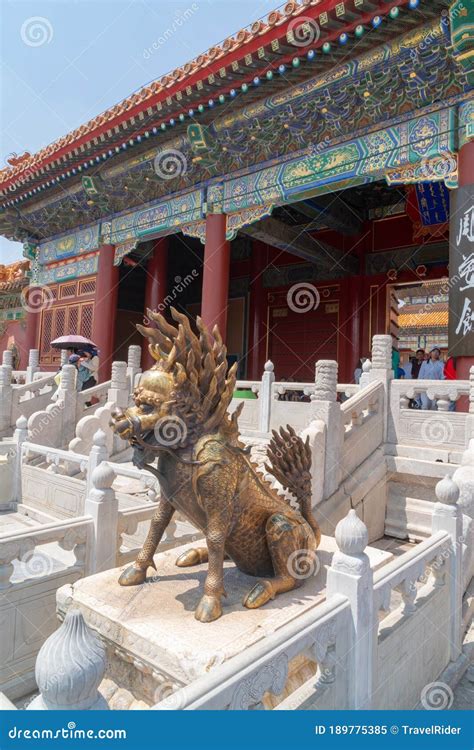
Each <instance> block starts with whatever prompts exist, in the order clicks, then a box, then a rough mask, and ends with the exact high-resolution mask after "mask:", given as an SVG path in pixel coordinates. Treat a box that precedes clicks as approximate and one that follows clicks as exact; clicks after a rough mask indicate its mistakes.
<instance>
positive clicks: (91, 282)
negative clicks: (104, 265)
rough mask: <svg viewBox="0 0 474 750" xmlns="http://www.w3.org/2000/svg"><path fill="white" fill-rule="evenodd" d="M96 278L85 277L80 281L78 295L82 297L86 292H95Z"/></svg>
mask: <svg viewBox="0 0 474 750" xmlns="http://www.w3.org/2000/svg"><path fill="white" fill-rule="evenodd" d="M95 290H96V280H95V279H84V280H83V281H80V282H79V290H78V296H80V297H82V296H83V295H85V294H95Z"/></svg>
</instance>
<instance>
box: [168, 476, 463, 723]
mask: <svg viewBox="0 0 474 750" xmlns="http://www.w3.org/2000/svg"><path fill="white" fill-rule="evenodd" d="M436 494H437V498H438V502H437V503H436V505H435V512H434V517H433V535H432V537H431V538H430V539H429V540H427V541H426V542H424V543H422V544H420V545H419V546H418V547H417V548H416V549H414V550H412V551H409V552H407V553H405V554H404V555H402V556H401V557H399V558H397V559H395V560H394V561H393V562H390V563H388V564H386V565H385V566H383V567H382V568H380V570H379V571H377V572H376V573H375V582H374V574H373V572H372V569H371V567H370V563H369V558H368V557H367V555H366V553H365V552H364V550H365V547H366V544H367V529H366V527H365V525H364V524H363V522H362V521H361V520H360V519H359V518H358V517H357V515H356V513H355V511H354V510H351V511H350V512H349V514H348V515H347V516H346V518H344V519H343V520H342V521H340V522H339V524H338V526H337V527H336V542H337V545H338V551H337V552H336V553H335V554H334V556H333V558H332V562H331V566H330V567H329V569H328V573H327V588H326V601H325V602H324V603H322V604H318V605H316V606H315V607H314V608H313V609H311V610H309V611H308V612H306V613H305V614H303V615H301V616H300V617H297V618H295V619H294V620H292V621H291V622H289V623H288V624H285V625H284V626H282V627H281V628H280V629H278V630H276V632H274V633H272V634H271V635H267V636H266V637H265V638H263V639H262V640H261V641H259V642H257V643H256V644H254V645H253V646H252V647H250V648H248V649H246V650H245V651H244V652H243V653H242V654H239V655H237V656H234V657H233V658H232V659H230V660H229V661H228V662H227V663H224V665H221V666H219V667H216V668H214V669H212V670H211V672H210V673H209V674H206V675H204V676H203V677H200V678H199V679H197V680H196V681H194V682H192V683H191V684H189V685H187V686H185V687H183V688H181V689H180V690H178V691H176V692H175V693H174V694H173V695H172V696H169V697H168V698H166V699H165V700H163V701H162V702H160V703H158V704H156V705H155V706H154V707H153V708H155V709H158V710H166V709H169V708H173V709H185V710H193V709H218V710H241V709H243V710H249V709H256V708H271V707H272V706H273V705H274V701H272V700H270V699H271V698H272V697H275V696H279V702H278V703H277V705H276V709H277V710H285V709H311V710H312V709H338V710H341V709H370V708H384V709H387V708H390V709H413V708H415V706H416V705H417V704H418V703H419V702H420V700H421V698H422V695H423V689H424V688H425V686H426V685H428V684H430V683H431V682H433V681H435V680H436V679H437V678H438V677H439V676H440V674H441V673H442V672H443V670H444V669H445V668H446V667H447V666H448V665H449V663H450V661H453V660H456V659H457V658H458V656H459V655H460V653H461V640H462V627H461V611H462V588H461V587H460V585H459V584H460V571H461V567H460V566H461V556H462V550H461V548H462V545H461V544H460V543H459V537H460V535H461V533H462V513H461V509H460V508H459V506H458V505H457V501H458V499H459V489H458V488H457V486H456V485H455V483H454V482H453V481H452V480H450V479H449V478H446V479H444V480H442V481H441V482H439V483H438V485H437V487H436ZM393 592H396V593H399V594H400V596H399V600H398V601H396V602H394V603H393V607H392V594H393ZM391 607H392V610H391V611H390V613H389V614H385V617H383V619H381V621H379V611H380V610H381V609H382V610H383V611H384V612H385V613H386V612H387V611H389V610H390V609H391ZM427 624H429V629H427ZM296 657H299V658H300V659H301V658H302V657H303V658H304V659H305V664H306V665H307V668H308V669H310V664H311V663H312V664H313V675H314V676H312V677H310V679H308V680H306V681H305V682H303V684H302V685H300V686H297V687H295V688H293V689H292V683H291V679H289V675H291V674H292V666H293V665H294V663H295V662H294V660H295V658H296Z"/></svg>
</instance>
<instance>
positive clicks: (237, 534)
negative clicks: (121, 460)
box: [113, 309, 321, 622]
mask: <svg viewBox="0 0 474 750" xmlns="http://www.w3.org/2000/svg"><path fill="white" fill-rule="evenodd" d="M171 312H172V316H173V320H174V321H175V322H176V323H177V326H176V327H175V326H173V325H170V324H169V323H168V322H167V321H166V320H165V318H164V317H163V316H162V315H160V314H159V313H153V312H151V311H148V316H149V318H150V319H152V320H153V321H154V322H155V323H156V328H145V327H143V326H140V325H139V326H138V329H139V331H140V332H141V333H142V334H143V335H144V336H146V337H148V339H149V341H150V346H149V349H150V352H151V354H152V355H153V357H154V359H155V360H156V364H155V365H154V366H153V367H152V369H151V370H148V371H147V372H145V373H144V374H143V375H142V376H141V379H140V381H139V384H138V387H137V388H136V390H135V393H134V401H135V406H133V407H131V408H129V409H127V410H126V411H125V412H124V413H119V414H116V415H115V416H114V423H113V427H114V430H115V431H116V432H117V434H118V435H120V436H121V437H122V438H124V439H128V440H129V441H130V442H131V444H132V445H134V447H135V451H134V463H135V464H136V465H137V466H140V467H141V468H145V469H147V470H148V471H151V472H152V473H153V474H154V475H155V476H156V477H157V478H158V480H159V483H160V489H161V498H160V501H159V503H158V506H157V510H156V512H155V515H154V517H153V519H152V521H151V525H150V529H149V532H148V535H147V538H146V540H145V543H144V545H143V548H142V550H141V551H140V553H139V554H138V557H137V559H136V560H135V562H134V563H133V564H132V565H131V566H129V567H128V568H126V569H125V570H124V571H123V573H122V575H121V576H120V579H119V583H120V584H121V585H122V586H134V585H136V584H140V583H143V582H144V581H145V578H146V573H147V569H148V567H150V566H151V567H153V568H154V567H155V565H154V562H153V555H154V554H155V552H156V549H157V546H158V544H159V542H160V540H161V538H162V536H163V534H164V532H165V529H166V527H167V526H168V524H169V522H170V521H171V518H172V516H173V514H174V513H175V511H179V512H180V513H182V514H183V516H185V517H186V518H187V519H188V520H189V521H190V522H191V523H192V524H193V525H194V526H196V527H198V528H199V529H201V530H202V532H203V533H204V535H205V538H206V543H207V547H201V548H198V549H190V550H188V551H186V552H184V553H183V554H182V555H181V556H180V557H179V558H178V559H177V561H176V564H177V565H178V566H180V567H187V566H191V565H197V564H200V563H204V562H206V561H208V573H207V577H206V581H205V585H204V594H203V596H202V599H201V601H200V602H199V605H198V607H197V609H196V612H195V616H196V618H197V619H198V620H200V621H201V622H211V621H212V620H215V619H217V618H218V617H220V615H221V614H222V607H221V598H222V597H223V596H225V590H224V559H225V558H226V557H229V558H230V559H231V560H233V562H234V563H235V565H236V566H237V567H238V568H239V569H240V570H241V571H243V572H244V573H247V574H249V575H252V576H257V577H258V578H259V581H258V582H257V583H256V584H255V585H254V586H253V587H252V588H251V590H250V591H249V593H248V594H247V595H246V596H245V598H244V601H243V604H244V605H245V606H246V607H248V608H250V609H253V608H256V607H260V606H262V605H263V604H265V603H266V602H268V601H269V600H270V599H273V598H274V597H275V596H276V595H277V594H279V593H282V592H284V591H290V590H291V589H293V588H295V587H297V586H299V585H300V584H301V583H302V582H303V580H304V578H305V577H307V576H308V575H311V569H312V570H313V572H314V568H315V564H314V563H315V551H316V549H317V547H318V545H319V541H320V537H321V534H320V530H319V526H318V524H317V522H316V520H315V518H314V516H313V514H312V511H311V474H310V468H311V452H310V447H309V443H308V441H306V442H303V440H302V439H301V438H299V437H298V436H297V435H296V433H295V432H294V431H293V430H292V429H291V428H289V427H288V428H287V430H286V431H285V430H283V429H282V430H280V433H276V432H274V433H273V438H272V440H271V441H270V446H269V450H268V458H269V461H270V463H271V465H266V469H267V470H268V471H269V472H270V473H271V474H272V475H273V476H274V477H275V478H276V479H277V480H278V481H279V482H280V483H281V484H282V485H283V487H284V488H285V489H287V490H288V491H289V492H291V493H292V494H293V495H294V497H295V498H296V500H297V505H298V508H299V509H298V510H295V509H294V508H293V507H292V506H291V505H290V504H289V503H288V502H287V501H286V500H285V499H284V498H283V497H280V496H279V495H278V493H277V492H276V490H274V489H272V487H271V485H270V484H269V483H268V482H267V481H266V480H265V479H264V477H263V475H262V474H261V473H260V472H257V471H256V468H255V466H254V464H253V463H252V461H251V460H250V458H249V455H248V449H246V448H245V447H244V445H243V444H242V443H241V441H240V440H239V432H238V426H237V418H238V415H239V413H240V410H241V409H237V410H236V411H235V412H234V413H233V414H232V415H229V414H228V413H227V408H228V406H229V404H230V401H231V399H232V394H233V391H234V387H235V380H236V365H233V366H232V367H231V368H230V370H229V371H228V372H227V361H226V348H225V346H224V345H223V343H222V339H221V336H220V334H219V331H218V329H217V328H214V330H213V331H212V335H210V333H209V331H208V330H207V328H206V326H205V325H204V324H203V323H202V321H201V320H200V319H199V318H198V319H197V328H198V330H199V335H196V334H195V333H194V332H193V330H192V329H191V326H190V323H189V320H188V318H187V317H186V316H185V315H182V314H180V313H179V312H177V311H176V310H174V309H172V311H171ZM155 459H157V460H156V464H155Z"/></svg>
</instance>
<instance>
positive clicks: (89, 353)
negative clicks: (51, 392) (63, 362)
mask: <svg viewBox="0 0 474 750" xmlns="http://www.w3.org/2000/svg"><path fill="white" fill-rule="evenodd" d="M51 346H52V347H53V348H54V349H66V350H67V352H68V354H69V355H71V354H76V353H77V354H79V356H80V358H81V360H80V365H81V367H85V368H86V369H87V370H89V377H88V378H87V379H86V380H85V381H84V383H83V384H82V388H81V390H82V391H84V390H87V389H88V388H92V387H93V386H94V385H96V384H97V382H98V370H99V363H100V362H99V352H98V349H97V347H96V345H95V344H94V342H93V341H91V340H90V339H87V338H85V336H80V335H79V334H74V333H72V334H69V336H60V337H59V338H57V339H55V340H54V341H52V342H51Z"/></svg>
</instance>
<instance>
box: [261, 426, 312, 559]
mask: <svg viewBox="0 0 474 750" xmlns="http://www.w3.org/2000/svg"><path fill="white" fill-rule="evenodd" d="M272 435H273V437H272V438H271V440H270V443H269V446H268V450H267V456H268V459H269V461H270V463H269V464H265V468H266V469H267V471H269V472H270V473H271V474H273V476H274V477H275V479H277V480H278V481H279V482H280V484H281V485H282V486H283V487H284V488H285V490H288V491H289V492H291V493H292V494H293V495H294V496H295V497H296V499H297V501H298V503H299V506H300V511H301V515H302V516H303V518H304V519H305V521H307V523H308V524H309V526H311V528H312V530H313V532H314V535H315V537H316V542H317V546H319V542H320V541H321V529H320V528H319V524H318V522H317V521H316V519H315V517H314V515H313V510H312V508H311V447H310V445H309V435H308V437H307V438H306V441H303V440H302V439H301V438H300V437H299V435H297V434H296V432H295V430H294V429H293V428H292V427H290V425H287V426H286V430H284V429H283V427H280V431H279V432H277V431H276V430H272Z"/></svg>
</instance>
